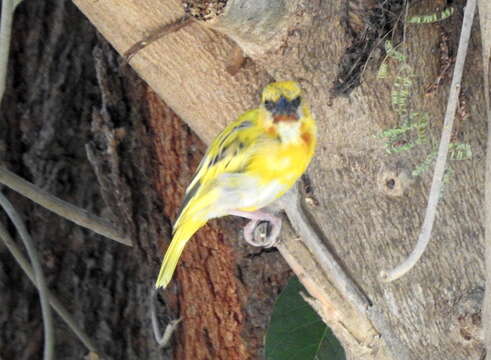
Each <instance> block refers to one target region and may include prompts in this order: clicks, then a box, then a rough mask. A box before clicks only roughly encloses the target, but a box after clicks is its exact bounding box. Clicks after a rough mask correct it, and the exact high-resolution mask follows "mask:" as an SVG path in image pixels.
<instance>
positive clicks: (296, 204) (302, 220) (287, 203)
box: [279, 185, 370, 314]
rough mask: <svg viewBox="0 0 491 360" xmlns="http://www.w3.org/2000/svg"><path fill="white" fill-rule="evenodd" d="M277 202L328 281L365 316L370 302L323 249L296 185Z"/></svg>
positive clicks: (327, 251) (332, 257)
mask: <svg viewBox="0 0 491 360" xmlns="http://www.w3.org/2000/svg"><path fill="white" fill-rule="evenodd" d="M279 201H280V204H281V207H282V208H283V209H284V210H285V212H286V214H287V216H288V219H289V220H290V223H291V224H292V227H293V228H294V229H295V231H296V232H297V234H298V236H300V237H301V238H302V240H303V242H304V244H305V245H306V246H307V248H309V249H310V251H311V253H312V256H313V257H314V258H315V259H316V261H317V262H318V264H319V265H320V266H321V268H322V269H323V270H324V271H325V273H326V274H328V276H329V279H331V280H332V282H333V284H334V285H335V287H336V288H337V289H338V290H339V292H340V293H341V295H342V296H343V297H344V298H345V299H347V300H349V302H350V303H351V304H352V305H353V306H355V307H356V309H357V310H358V311H360V312H361V313H362V314H365V313H366V311H367V309H368V306H369V304H370V302H369V301H368V299H367V298H366V296H365V295H364V294H363V292H362V291H361V290H360V288H359V287H358V286H357V285H356V284H355V283H354V282H353V280H352V279H351V278H350V277H349V276H348V274H346V272H345V271H344V269H343V268H342V267H341V266H340V265H339V264H338V262H337V261H336V258H335V257H334V255H332V254H331V252H330V251H329V249H327V248H326V247H325V245H324V243H323V242H322V240H321V238H320V237H319V235H318V234H317V232H316V231H315V230H314V227H313V226H312V224H311V222H310V221H309V219H308V218H307V216H306V214H305V212H304V210H303V208H302V204H301V202H300V194H299V191H298V185H295V186H294V187H293V188H292V189H291V190H290V191H288V192H287V193H286V194H285V195H283V197H282V198H281V199H280V200H279Z"/></svg>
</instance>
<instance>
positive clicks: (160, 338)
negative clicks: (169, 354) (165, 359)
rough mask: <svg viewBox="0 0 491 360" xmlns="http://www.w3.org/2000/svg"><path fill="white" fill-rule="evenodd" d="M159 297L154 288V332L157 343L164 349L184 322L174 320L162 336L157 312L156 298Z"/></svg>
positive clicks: (152, 294)
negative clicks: (178, 326)
mask: <svg viewBox="0 0 491 360" xmlns="http://www.w3.org/2000/svg"><path fill="white" fill-rule="evenodd" d="M156 296H157V290H156V289H155V288H154V287H152V290H151V292H150V317H151V319H152V330H153V336H154V337H155V341H156V342H157V344H158V345H159V347H160V348H164V347H166V346H167V345H169V341H170V338H171V336H172V334H173V333H174V331H175V330H176V328H177V325H179V323H180V322H181V321H182V318H179V319H176V320H172V321H171V322H170V323H169V324H167V326H166V328H165V331H164V334H163V335H161V334H160V328H159V323H158V321H157V311H156V310H155V297H156Z"/></svg>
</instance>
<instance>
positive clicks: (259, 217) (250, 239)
mask: <svg viewBox="0 0 491 360" xmlns="http://www.w3.org/2000/svg"><path fill="white" fill-rule="evenodd" d="M230 215H235V216H240V217H243V218H246V219H250V220H251V221H249V223H248V224H247V225H246V226H245V227H244V238H245V240H246V242H247V243H249V244H251V245H252V246H262V247H267V248H269V247H272V246H274V245H275V244H276V242H277V241H278V236H279V235H280V231H281V218H279V217H277V216H274V215H271V214H269V213H267V212H264V211H254V212H248V211H240V210H234V211H232V212H230ZM263 221H267V222H268V223H269V225H270V226H271V231H270V232H269V235H268V234H266V233H261V234H260V235H259V236H254V235H255V229H256V227H257V226H258V225H260V223H261V222H263Z"/></svg>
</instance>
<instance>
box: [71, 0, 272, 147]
mask: <svg viewBox="0 0 491 360" xmlns="http://www.w3.org/2000/svg"><path fill="white" fill-rule="evenodd" d="M75 3H76V5H77V6H78V7H79V8H80V9H81V10H82V11H83V12H84V14H85V15H86V16H87V17H88V18H89V19H90V20H91V22H92V23H93V24H94V25H95V26H96V27H97V29H98V30H99V31H100V32H101V33H102V34H103V35H104V36H105V37H106V38H107V39H108V40H109V41H110V42H111V44H112V45H113V46H114V47H115V48H116V50H117V51H118V52H119V53H120V54H122V53H124V52H125V51H126V50H128V49H129V48H130V47H131V46H132V45H133V44H134V43H136V42H138V41H140V40H142V39H143V38H144V37H145V36H146V35H147V34H149V33H150V32H151V31H152V30H155V29H157V28H159V27H160V26H162V25H163V24H167V23H170V22H172V21H175V20H176V19H178V18H179V17H181V16H183V15H184V11H183V10H182V8H181V7H180V4H179V2H178V1H159V0H122V1H112V0H111V1H106V0H104V1H91V0H76V1H75ZM235 47H236V45H235V44H234V43H233V41H231V40H229V39H227V38H225V37H224V36H222V35H220V34H218V33H216V32H213V31H212V30H210V29H207V28H205V27H203V26H200V25H199V24H191V25H190V26H189V27H186V28H184V29H181V30H179V31H178V32H176V33H174V34H170V35H169V36H167V37H166V38H164V39H161V40H158V41H156V42H155V43H153V44H151V45H149V46H148V47H146V48H144V49H143V50H142V51H140V52H138V53H137V54H136V55H135V56H133V57H132V59H131V60H130V65H131V66H132V67H133V68H134V69H135V70H136V71H137V72H138V74H139V75H140V76H141V77H142V78H143V79H144V80H145V81H146V82H147V83H148V84H149V85H150V86H151V87H152V89H154V90H155V91H156V92H157V94H158V95H159V96H160V97H161V98H162V99H164V100H165V101H166V103H167V104H168V105H169V106H170V107H171V108H172V109H173V110H174V111H175V112H176V113H177V114H178V115H179V116H180V117H181V118H182V119H184V120H185V121H186V122H187V123H188V124H189V125H190V126H191V128H192V129H193V130H194V131H195V132H196V133H197V134H199V136H200V137H201V138H202V139H204V140H205V141H206V142H210V141H211V140H212V139H213V138H214V136H215V135H216V134H217V132H218V131H219V130H221V129H222V128H223V127H224V126H225V124H226V123H227V122H229V121H231V120H233V119H235V118H236V117H237V116H238V115H239V114H240V113H242V112H243V111H244V110H246V109H248V108H250V107H253V106H255V105H256V104H257V101H258V95H259V92H260V91H261V89H262V87H263V86H264V85H265V84H266V83H268V82H269V81H270V80H271V78H270V77H269V76H268V75H267V74H266V73H265V72H264V71H262V70H259V69H258V68H257V67H256V66H254V65H253V64H250V66H247V67H246V68H244V69H242V70H241V71H240V72H239V73H238V74H236V75H235V76H232V75H231V74H229V73H228V72H227V71H226V67H227V65H228V61H229V59H230V56H231V54H232V53H233V49H234V48H235Z"/></svg>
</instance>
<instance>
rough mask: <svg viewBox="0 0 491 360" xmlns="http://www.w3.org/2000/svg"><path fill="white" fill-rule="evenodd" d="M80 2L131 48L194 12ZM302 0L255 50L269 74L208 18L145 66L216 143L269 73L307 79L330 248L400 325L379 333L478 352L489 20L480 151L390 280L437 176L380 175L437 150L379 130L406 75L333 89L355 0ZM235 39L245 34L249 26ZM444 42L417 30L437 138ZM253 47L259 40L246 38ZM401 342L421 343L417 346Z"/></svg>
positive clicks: (425, 9) (317, 210) (414, 40)
mask: <svg viewBox="0 0 491 360" xmlns="http://www.w3.org/2000/svg"><path fill="white" fill-rule="evenodd" d="M243 1H244V2H246V0H243ZM75 2H76V3H77V4H78V6H79V7H80V8H81V9H82V10H83V11H84V12H85V13H86V14H87V16H88V17H89V18H90V19H91V21H92V22H93V23H94V24H95V25H96V26H97V27H98V29H99V30H100V31H101V32H102V33H103V34H104V35H105V36H106V37H107V38H108V39H109V41H111V42H112V43H113V45H114V46H115V47H116V48H117V49H118V51H120V52H124V51H125V50H127V49H128V48H129V47H130V46H131V45H133V44H134V43H135V42H137V41H139V40H141V39H142V38H143V37H144V36H145V35H146V34H147V33H148V32H149V31H151V30H153V29H156V28H158V27H159V25H162V24H163V23H166V22H169V21H172V20H174V19H176V18H178V17H179V16H180V15H182V14H183V13H182V11H181V10H180V9H179V7H178V6H177V3H176V2H174V1H166V2H165V3H164V2H160V1H156V0H155V1H151V0H145V1H143V0H141V1H136V0H134V1H129V0H124V1H108V0H105V1H91V0H76V1H75ZM234 3H235V4H237V2H234ZM296 3H297V2H295V1H285V6H287V10H288V15H287V19H288V22H289V23H288V24H286V25H284V26H282V29H287V30H288V31H284V32H281V31H280V32H279V33H277V34H276V37H277V38H276V39H271V40H270V41H271V42H272V43H277V44H281V46H280V47H278V48H277V49H274V50H271V49H268V51H265V52H264V53H261V52H260V51H257V49H255V51H251V52H250V53H249V56H251V57H252V58H253V59H254V60H255V62H256V64H260V65H261V66H262V68H263V69H264V70H263V71H260V70H258V69H257V68H254V67H249V66H246V67H245V68H242V69H241V70H240V71H239V72H238V73H237V74H236V75H235V76H232V75H230V74H228V73H227V72H226V71H225V67H226V63H227V59H228V54H231V53H232V50H233V48H234V44H233V43H232V42H231V41H230V40H227V39H225V38H224V37H222V36H220V35H219V34H217V33H215V32H213V31H212V30H209V29H206V28H205V27H204V26H200V25H199V24H193V25H191V26H190V27H189V28H186V29H182V30H181V31H179V32H177V33H175V34H171V35H169V36H168V37H167V38H165V39H161V40H159V41H158V42H157V43H154V44H152V45H150V46H149V47H148V48H146V49H144V50H143V51H142V53H140V54H137V55H136V56H135V57H134V58H133V60H132V63H131V64H132V66H134V67H135V69H136V70H137V71H138V72H139V73H140V75H141V76H142V77H143V78H144V79H145V80H146V81H147V82H148V83H149V84H150V85H151V86H152V87H153V88H154V89H155V91H156V92H157V93H158V94H159V95H160V96H161V97H162V98H163V99H164V100H165V101H166V102H167V103H168V104H169V105H170V106H171V107H172V108H173V109H174V110H175V111H176V112H177V113H178V114H179V115H180V116H181V117H182V118H183V119H184V120H185V121H186V122H187V123H188V124H190V126H191V127H192V128H193V129H194V130H195V131H196V132H197V134H198V135H199V136H201V137H202V138H203V139H204V140H205V141H208V142H209V141H210V139H211V138H212V137H213V136H214V134H216V132H217V131H218V130H219V129H220V128H222V127H223V125H224V124H225V123H226V122H227V121H230V120H231V119H233V118H234V117H235V116H236V115H237V114H238V113H240V112H242V111H243V110H245V109H246V108H250V107H253V106H255V104H256V103H257V97H256V94H257V91H258V90H259V89H260V88H261V87H262V86H263V85H264V83H266V82H267V81H268V80H269V79H270V78H269V77H268V74H270V75H272V76H273V77H274V78H275V79H276V80H282V79H296V80H298V81H300V82H301V84H302V85H303V87H304V88H305V89H306V90H307V94H308V97H309V99H310V101H311V102H312V105H313V111H314V113H315V114H316V116H317V120H318V124H319V140H320V141H319V146H318V150H317V154H316V158H315V160H314V163H313V165H312V166H311V167H310V171H309V175H310V177H311V179H312V185H313V191H314V197H315V198H317V199H318V200H319V205H318V206H312V207H311V208H309V209H308V210H309V212H310V213H311V214H312V215H313V216H314V218H315V220H316V222H317V224H318V225H319V227H320V229H321V230H322V231H323V233H324V234H325V235H326V236H325V238H326V239H328V246H329V248H330V249H332V250H333V251H334V252H335V254H336V255H337V256H338V258H339V259H341V261H342V263H343V265H344V268H345V269H347V271H348V273H349V274H350V275H351V276H352V277H353V278H354V279H355V281H356V282H357V283H358V284H359V285H360V286H361V287H362V289H363V290H364V292H365V293H366V294H367V296H368V297H369V298H370V300H371V301H372V303H374V304H375V306H376V307H377V308H378V310H379V311H380V312H379V314H381V316H382V317H383V319H384V323H386V324H387V326H384V327H383V328H381V327H379V328H378V331H379V332H380V333H381V334H382V336H383V338H384V339H386V341H387V342H388V343H391V344H392V345H391V346H392V349H393V350H395V351H396V353H397V355H400V357H396V358H399V359H403V358H408V359H435V360H438V359H442V360H446V359H448V356H449V354H451V356H452V359H456V360H459V359H466V360H467V359H472V358H478V357H479V356H480V354H481V351H482V346H481V345H480V341H481V340H482V339H480V338H479V337H477V338H471V339H466V338H464V337H463V335H462V331H461V330H462V329H461V326H462V319H463V320H465V319H466V317H467V316H470V315H472V314H466V313H462V312H461V307H460V304H461V302H462V301H463V299H466V298H467V296H468V295H469V294H470V293H471V292H472V291H473V290H474V289H476V288H479V287H482V286H483V284H484V262H483V251H484V245H483V227H482V217H481V216H482V208H483V201H482V199H483V187H482V184H483V182H484V171H483V169H484V161H483V159H484V143H485V141H484V136H485V134H486V131H485V125H486V124H485V117H484V106H483V103H484V101H483V91H482V85H481V84H482V80H481V73H480V70H481V54H480V48H479V33H478V31H477V28H476V31H475V33H474V37H473V39H472V42H471V46H470V52H469V57H468V61H467V69H468V70H467V71H466V74H465V81H464V84H463V88H464V89H465V96H466V101H467V104H469V106H468V109H467V110H468V111H469V114H470V118H469V119H468V120H467V121H464V122H463V123H461V124H460V128H461V131H462V132H463V133H464V141H465V142H467V143H470V144H471V146H472V149H473V154H474V155H473V158H472V159H471V160H468V161H465V162H460V163H458V164H456V166H455V174H454V176H453V177H452V178H451V181H450V183H449V184H448V185H447V187H446V189H445V196H444V198H443V201H442V204H441V206H440V210H439V216H438V217H437V223H436V226H435V229H434V233H433V239H432V242H431V244H430V246H429V248H428V250H427V252H426V253H425V255H424V256H423V258H422V260H421V261H420V263H419V264H418V265H417V266H416V268H415V269H413V270H412V271H411V272H410V273H409V274H408V275H407V276H405V277H404V278H402V279H401V280H399V281H397V282H394V283H391V284H384V283H382V282H381V281H380V279H379V277H378V274H379V272H380V270H383V269H390V268H391V267H393V266H395V265H396V264H398V263H399V262H400V261H401V260H402V259H403V258H404V257H405V256H407V254H408V253H409V252H410V250H411V248H412V246H413V244H414V243H415V241H416V239H417V235H418V232H419V228H420V226H421V222H422V214H423V212H424V207H425V206H426V197H427V195H426V194H427V191H428V188H429V187H428V184H429V181H430V175H431V173H430V172H428V173H426V174H425V175H424V176H423V177H422V180H417V181H412V182H407V183H404V184H403V187H405V192H404V194H403V195H402V196H393V195H394V194H393V193H391V192H390V191H388V190H387V189H386V187H384V185H385V184H384V183H383V182H382V183H380V179H386V178H387V174H391V176H392V175H393V177H394V179H395V180H396V181H400V182H403V181H405V180H404V179H406V178H407V174H410V173H411V170H412V169H413V168H414V166H415V165H417V164H418V163H420V162H421V161H423V160H424V158H425V156H426V155H427V154H428V153H429V152H431V150H432V149H431V148H430V147H429V146H427V147H424V146H423V147H420V148H419V149H417V150H415V151H412V152H405V153H401V154H398V155H392V156H388V155H387V154H386V153H385V152H384V149H383V144H382V142H381V141H380V140H377V139H376V138H375V137H374V135H377V134H380V132H381V131H382V130H384V129H387V128H389V127H393V126H396V125H397V117H396V115H395V113H394V112H393V111H392V110H391V106H390V86H391V84H392V82H393V78H389V79H388V80H386V81H378V80H376V79H375V76H374V72H375V71H376V69H373V68H371V67H370V66H369V67H367V69H365V73H364V80H365V82H364V84H363V85H362V86H361V87H359V88H357V89H356V90H355V91H354V92H353V93H352V94H351V96H350V98H335V99H331V96H330V94H329V89H330V87H331V86H332V82H333V80H334V78H335V75H336V71H337V66H338V62H339V60H340V58H341V56H342V54H343V52H344V50H345V48H346V47H347V46H348V45H349V44H350V42H351V39H350V38H349V37H348V36H347V35H345V33H344V31H343V29H342V28H341V26H340V15H341V14H343V13H344V6H345V2H344V1H341V0H339V1H329V2H320V1H319V2H318V1H311V2H302V4H301V5H299V6H298V7H296V6H295V4H296ZM425 4H426V5H427V6H425ZM239 5H240V3H239ZM434 11H435V9H434V6H433V5H432V2H431V1H427V2H423V5H421V6H419V7H418V8H415V9H411V13H413V12H414V13H415V14H425V13H431V12H434ZM447 22H450V24H451V28H452V36H455V35H454V34H457V36H458V33H459V32H460V25H461V22H460V18H459V16H458V12H457V15H454V16H452V17H451V18H450V19H449V20H447ZM222 25H223V23H222ZM234 39H235V40H236V41H238V42H239V44H240V41H241V40H240V36H237V37H234ZM439 40H440V28H439V25H437V24H431V25H424V26H423V25H420V26H417V25H411V26H408V28H407V34H406V45H407V54H408V62H409V64H411V66H412V67H413V69H414V72H415V78H414V79H413V80H414V84H415V87H414V93H413V95H412V96H411V101H412V103H413V106H414V108H415V109H417V110H418V111H426V112H428V113H429V114H430V116H431V118H430V119H431V120H430V121H431V125H430V127H431V129H432V131H433V133H434V134H435V135H436V137H437V134H438V131H439V126H438V125H439V124H441V119H442V116H443V109H444V104H445V100H446V94H447V91H446V90H445V89H446V88H447V86H446V85H445V84H443V85H442V86H441V88H440V89H439V90H438V91H437V92H436V94H434V95H433V96H432V97H425V96H424V92H425V88H426V86H427V85H429V84H431V83H432V82H433V81H435V79H436V78H437V76H438V73H439V54H438V50H437V49H438V43H439ZM452 44H453V43H452ZM242 48H243V49H244V50H245V51H246V50H247V49H248V48H250V47H248V46H247V44H244V46H242ZM331 100H332V101H331ZM287 256H288V255H287ZM299 262H300V261H299ZM299 271H300V270H299ZM309 290H310V289H309ZM334 328H335V327H334ZM396 343H399V344H403V345H402V347H403V348H404V347H407V349H408V350H409V351H407V353H408V355H407V356H404V355H403V354H404V353H406V351H404V349H403V348H401V349H398V345H394V344H396ZM399 350H400V351H399Z"/></svg>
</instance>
